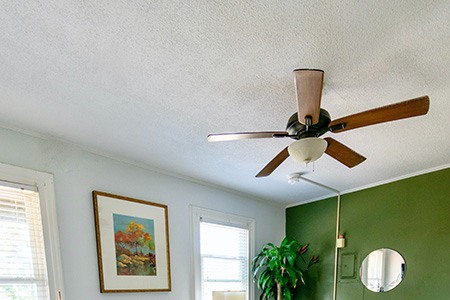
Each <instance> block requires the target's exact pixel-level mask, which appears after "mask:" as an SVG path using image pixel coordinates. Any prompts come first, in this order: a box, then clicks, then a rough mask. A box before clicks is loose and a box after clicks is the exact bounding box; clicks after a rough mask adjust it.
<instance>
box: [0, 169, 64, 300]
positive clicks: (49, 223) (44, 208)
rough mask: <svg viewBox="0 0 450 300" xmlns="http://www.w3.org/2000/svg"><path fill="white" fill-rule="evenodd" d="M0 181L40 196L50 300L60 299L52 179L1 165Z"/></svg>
mask: <svg viewBox="0 0 450 300" xmlns="http://www.w3.org/2000/svg"><path fill="white" fill-rule="evenodd" d="M0 180H1V181H6V182H10V183H13V184H19V185H20V184H23V185H28V186H34V187H36V188H37V191H38V192H39V202H40V208H41V216H42V228H43V231H44V246H45V257H46V262H47V275H48V283H49V290H50V299H51V300H59V299H63V295H64V285H63V282H64V281H63V272H62V264H61V254H60V247H59V233H58V222H57V215H56V205H55V189H54V184H53V175H52V174H48V173H44V172H39V171H34V170H30V169H25V168H21V167H16V166H11V165H7V164H3V163H0Z"/></svg>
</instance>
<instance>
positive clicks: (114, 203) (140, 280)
mask: <svg viewBox="0 0 450 300" xmlns="http://www.w3.org/2000/svg"><path fill="white" fill-rule="evenodd" d="M92 194H93V198H94V214H95V230H96V234H97V254H98V267H99V274H100V291H101V292H102V293H121V292H164V291H170V290H171V283H170V253H169V231H168V230H169V228H168V213H167V205H163V204H158V203H153V202H148V201H144V200H138V199H133V198H128V197H122V196H117V195H112V194H108V193H104V192H99V191H93V192H92Z"/></svg>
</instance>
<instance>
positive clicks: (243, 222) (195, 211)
mask: <svg viewBox="0 0 450 300" xmlns="http://www.w3.org/2000/svg"><path fill="white" fill-rule="evenodd" d="M190 210H191V217H192V222H191V224H192V226H191V231H192V234H191V236H192V248H191V249H192V257H193V259H192V264H193V275H194V282H193V299H195V300H200V299H201V266H200V261H201V257H200V220H201V219H202V218H203V219H205V220H206V221H210V222H211V223H216V224H221V225H227V226H234V227H240V228H246V229H248V230H249V266H248V275H249V276H248V300H249V299H253V297H254V284H253V280H252V273H251V265H250V262H251V261H252V259H253V257H254V256H255V220H254V219H252V218H248V217H243V216H238V215H234V214H229V213H224V212H220V211H215V210H211V209H206V208H201V207H196V206H190Z"/></svg>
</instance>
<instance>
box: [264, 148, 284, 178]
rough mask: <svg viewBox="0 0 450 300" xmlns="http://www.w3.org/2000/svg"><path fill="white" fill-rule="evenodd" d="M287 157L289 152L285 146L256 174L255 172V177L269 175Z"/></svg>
mask: <svg viewBox="0 0 450 300" xmlns="http://www.w3.org/2000/svg"><path fill="white" fill-rule="evenodd" d="M288 157H289V152H288V147H286V148H284V149H283V150H282V151H281V152H280V153H278V154H277V156H275V157H274V158H273V159H272V160H271V161H270V162H269V163H268V164H267V165H266V166H265V167H264V168H263V169H262V170H261V171H260V172H259V173H258V174H256V177H266V176H269V175H270V174H272V172H273V171H275V169H276V168H278V166H279V165H281V163H282V162H283V161H285V160H286V158H288Z"/></svg>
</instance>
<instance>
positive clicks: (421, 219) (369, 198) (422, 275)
mask: <svg viewBox="0 0 450 300" xmlns="http://www.w3.org/2000/svg"><path fill="white" fill-rule="evenodd" d="M336 203H337V202H336V198H331V199H325V200H321V201H317V202H313V203H309V204H305V205H299V206H296V207H292V208H288V209H287V210H286V234H287V235H291V236H294V237H296V238H297V239H299V240H300V241H301V242H304V243H309V244H310V251H311V254H313V253H314V254H318V255H319V256H320V262H319V264H318V265H315V266H313V268H312V269H311V270H310V271H311V272H310V273H309V275H308V279H309V282H307V284H308V285H307V286H304V287H301V290H300V291H299V294H298V296H297V297H296V299H332V291H333V268H334V235H335V226H336ZM341 232H344V233H345V237H346V243H347V244H346V247H345V248H344V249H341V250H340V255H342V254H349V253H355V254H356V257H357V270H358V272H357V273H359V265H360V264H361V262H362V260H363V259H364V257H365V256H366V255H367V254H369V253H370V252H371V251H373V250H375V249H378V248H392V249H396V250H397V251H398V252H400V254H402V255H403V257H404V258H405V260H406V264H407V271H406V277H405V279H404V280H403V282H402V283H401V284H400V285H399V286H398V287H396V288H395V289H393V290H391V291H389V292H386V293H374V292H371V291H369V290H367V289H365V288H364V287H363V285H362V284H361V283H360V281H359V276H358V275H357V276H356V278H354V279H351V278H350V279H342V278H341V277H340V274H339V276H338V279H339V281H338V288H337V291H338V297H337V299H342V300H344V299H345V300H352V299H369V300H370V299H430V300H436V299H450V169H445V170H441V171H437V172H433V173H429V174H425V175H420V176H416V177H412V178H408V179H404V180H400V181H397V182H393V183H389V184H385V185H381V186H377V187H374V188H370V189H366V190H362V191H358V192H354V193H350V194H345V195H342V196H341ZM340 267H341V265H339V270H340Z"/></svg>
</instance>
